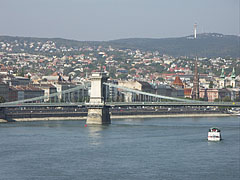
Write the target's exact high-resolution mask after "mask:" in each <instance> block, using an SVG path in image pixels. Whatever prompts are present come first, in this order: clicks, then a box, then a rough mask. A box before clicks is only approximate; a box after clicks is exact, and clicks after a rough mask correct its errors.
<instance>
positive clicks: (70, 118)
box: [0, 113, 234, 123]
mask: <svg viewBox="0 0 240 180" xmlns="http://www.w3.org/2000/svg"><path fill="white" fill-rule="evenodd" d="M229 116H234V115H233V114H224V113H213V114H162V115H112V116H111V119H125V118H129V119H143V118H178V117H229ZM86 119H87V117H86V116H83V117H44V118H14V119H12V120H10V121H8V120H4V119H0V123H7V122H26V121H30V122H31V121H62V120H77V121H78V120H86Z"/></svg>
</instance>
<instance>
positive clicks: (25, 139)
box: [0, 117, 240, 180]
mask: <svg viewBox="0 0 240 180" xmlns="http://www.w3.org/2000/svg"><path fill="white" fill-rule="evenodd" d="M84 125H85V122H84V121H38V122H15V123H1V124H0V179H3V180H10V179H13V180H18V179H23V180H33V179H34V180H38V179H41V180H62V179H76V180H78V179H83V180H92V179H96V180H97V179H100V180H106V179H109V180H116V179H124V180H126V179H129V180H135V179H136V180H148V179H163V180H164V179H179V180H187V179H189V180H195V179H196V180H198V179H203V180H207V179H218V180H235V179H236V180H238V179H239V178H240V172H239V170H240V165H239V163H240V155H239V152H240V118H238V117H227V118H148V119H122V120H120V119H119V120H113V122H112V124H111V125H109V126H88V127H84ZM213 126H216V127H219V128H220V129H221V130H222V137H223V140H222V141H220V142H208V141H207V140H206V139H207V132H208V129H209V128H210V127H213Z"/></svg>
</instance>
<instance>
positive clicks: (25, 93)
mask: <svg viewBox="0 0 240 180" xmlns="http://www.w3.org/2000/svg"><path fill="white" fill-rule="evenodd" d="M40 96H44V90H42V89H40V88H37V87H34V86H10V87H9V101H19V100H24V99H30V98H35V97H40Z"/></svg>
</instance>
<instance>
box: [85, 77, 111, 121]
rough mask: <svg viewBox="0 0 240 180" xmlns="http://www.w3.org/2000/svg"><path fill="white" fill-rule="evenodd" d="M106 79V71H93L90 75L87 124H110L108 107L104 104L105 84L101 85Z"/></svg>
mask: <svg viewBox="0 0 240 180" xmlns="http://www.w3.org/2000/svg"><path fill="white" fill-rule="evenodd" d="M107 79H108V76H107V73H104V72H94V73H92V75H91V94H90V102H89V103H88V117H87V121H86V123H87V124H111V119H110V114H109V109H108V107H106V106H105V100H106V86H104V85H103V83H105V82H107Z"/></svg>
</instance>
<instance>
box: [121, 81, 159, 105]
mask: <svg viewBox="0 0 240 180" xmlns="http://www.w3.org/2000/svg"><path fill="white" fill-rule="evenodd" d="M118 85H119V86H122V87H126V88H129V89H133V90H138V91H142V92H147V93H151V94H155V90H154V88H153V87H152V86H151V85H150V84H149V83H148V82H143V81H118ZM123 94H124V101H125V102H133V101H149V100H150V99H149V97H147V96H144V95H138V94H136V93H131V92H123Z"/></svg>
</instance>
